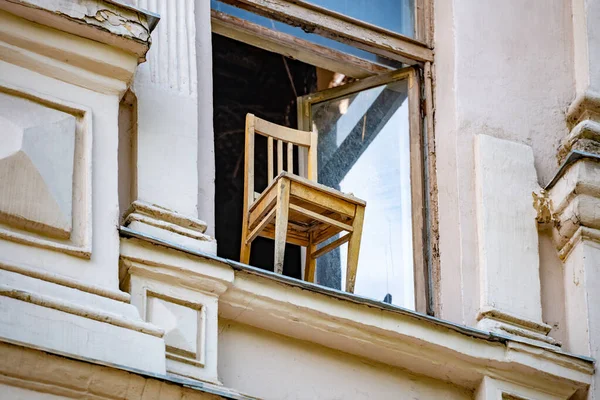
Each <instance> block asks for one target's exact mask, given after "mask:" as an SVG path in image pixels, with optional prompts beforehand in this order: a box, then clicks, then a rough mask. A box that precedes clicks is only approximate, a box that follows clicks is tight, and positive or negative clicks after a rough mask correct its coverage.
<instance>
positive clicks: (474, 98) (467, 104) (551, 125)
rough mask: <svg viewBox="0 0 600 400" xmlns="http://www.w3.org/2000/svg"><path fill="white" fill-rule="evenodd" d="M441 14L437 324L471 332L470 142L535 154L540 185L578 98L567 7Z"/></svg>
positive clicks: (471, 2) (474, 282)
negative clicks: (483, 140)
mask: <svg viewBox="0 0 600 400" xmlns="http://www.w3.org/2000/svg"><path fill="white" fill-rule="evenodd" d="M435 5H436V14H435V26H436V60H435V62H436V80H437V82H436V83H437V86H436V138H437V149H438V152H437V167H438V172H437V173H438V185H439V196H440V197H439V204H440V215H439V217H440V253H441V282H440V288H441V293H440V294H439V300H440V316H441V317H442V318H446V319H450V320H453V321H455V322H459V323H465V324H468V325H473V324H474V323H475V319H476V316H477V313H478V311H479V307H480V299H479V296H480V295H479V293H480V282H479V266H478V260H479V257H480V255H479V254H478V248H479V244H478V238H477V224H478V221H477V218H476V214H475V210H476V209H477V199H476V196H475V184H476V182H475V173H474V171H475V163H474V155H473V154H474V151H473V148H474V143H473V141H474V137H475V135H478V134H485V135H489V136H493V137H496V138H501V139H506V140H510V141H514V142H518V143H522V144H526V145H529V146H531V147H532V148H533V154H534V159H535V168H536V171H537V176H538V181H539V183H540V184H542V185H545V184H546V183H547V182H548V181H549V179H550V178H551V177H552V175H553V174H554V173H555V172H556V170H557V168H558V167H557V161H556V149H557V147H558V145H559V142H560V140H561V139H562V138H563V137H564V136H565V135H566V133H567V126H566V123H565V116H564V112H565V110H566V108H567V106H568V105H569V103H570V102H571V100H572V99H573V97H574V90H575V87H574V85H575V83H574V68H573V55H572V53H573V44H572V24H571V6H570V4H569V3H568V2H564V1H560V0H552V1H546V0H533V1H528V2H527V3H523V2H520V1H517V0H509V1H503V2H494V1H475V0H454V1H436V4H435ZM441 149H443V151H441ZM508 189H509V188H506V187H498V191H504V190H508ZM506 251H511V249H506ZM544 260H545V259H544ZM542 271H545V268H543V267H542ZM542 280H544V278H543V277H542ZM457 299H461V301H457ZM553 319H554V320H556V319H559V318H557V317H553Z"/></svg>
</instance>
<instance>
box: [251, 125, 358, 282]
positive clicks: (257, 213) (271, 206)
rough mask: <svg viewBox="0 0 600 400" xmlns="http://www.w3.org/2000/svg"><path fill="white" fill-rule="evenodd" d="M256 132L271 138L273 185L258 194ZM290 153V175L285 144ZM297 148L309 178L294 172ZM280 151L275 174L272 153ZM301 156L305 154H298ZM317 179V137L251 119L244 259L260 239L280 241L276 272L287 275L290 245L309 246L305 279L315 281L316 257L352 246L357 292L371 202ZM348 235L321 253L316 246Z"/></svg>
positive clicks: (350, 274) (350, 264) (349, 275)
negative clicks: (285, 258) (305, 159)
mask: <svg viewBox="0 0 600 400" xmlns="http://www.w3.org/2000/svg"><path fill="white" fill-rule="evenodd" d="M255 134H259V135H263V136H266V137H267V151H268V152H267V168H268V171H267V178H268V186H267V188H266V189H265V190H264V191H263V192H262V193H260V194H259V193H256V192H255V191H254V154H255V145H254V144H255ZM284 142H285V143H286V150H287V171H284V168H283V159H284V153H283V143H284ZM294 146H300V147H303V148H306V149H307V150H308V162H307V167H308V168H307V169H308V174H307V175H308V179H306V178H302V177H300V176H298V175H294V174H293V165H294V162H293V159H294V150H293V149H294ZM275 147H276V149H277V173H278V175H277V176H276V177H275V176H274V164H273V158H274V157H273V153H274V151H273V150H274V148H275ZM299 153H300V152H299ZM316 180H317V134H316V132H305V131H298V130H295V129H290V128H286V127H283V126H280V125H276V124H273V123H271V122H267V121H265V120H262V119H260V118H257V117H255V116H254V115H252V114H248V115H247V116H246V148H245V175H244V220H243V223H242V243H241V250H240V261H241V262H243V263H245V264H248V262H249V260H250V248H251V245H252V241H253V240H254V239H255V238H256V237H257V236H262V237H267V238H271V239H275V272H276V273H278V274H281V273H283V256H284V252H285V244H286V242H287V243H293V244H297V245H300V246H304V247H306V248H307V251H306V266H305V269H304V280H306V281H309V282H314V279H315V269H316V259H317V257H319V256H321V255H323V254H325V253H327V252H329V251H331V250H333V249H335V248H337V247H338V246H340V245H342V244H344V243H346V242H348V261H347V267H346V268H347V269H346V291H348V292H350V293H353V292H354V283H355V281H356V270H357V267H358V254H359V250H360V240H361V235H362V227H363V218H364V215H365V206H366V203H365V202H364V201H362V200H360V199H357V198H356V197H354V196H352V195H349V194H345V193H341V192H339V191H337V190H334V189H332V188H329V187H327V186H324V185H321V184H319V183H317V182H316ZM341 232H346V234H345V235H343V236H342V237H340V238H339V239H337V240H335V241H333V242H332V243H330V244H327V245H325V246H324V247H322V248H320V249H318V250H317V245H318V244H319V243H322V242H324V241H326V240H327V239H330V238H332V237H333V236H335V235H337V234H339V233H341Z"/></svg>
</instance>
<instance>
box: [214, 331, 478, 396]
mask: <svg viewBox="0 0 600 400" xmlns="http://www.w3.org/2000/svg"><path fill="white" fill-rule="evenodd" d="M219 378H220V380H221V382H223V384H224V385H225V386H227V387H231V388H234V389H236V390H239V391H241V392H243V393H247V394H248V395H251V396H256V397H260V398H264V399H369V398H370V399H448V400H450V399H457V400H458V399H470V398H471V396H472V393H471V392H470V391H466V390H464V389H461V388H458V387H456V386H453V385H450V384H444V383H440V382H439V381H435V380H432V379H428V378H424V377H420V376H417V375H411V374H410V373H409V372H408V371H404V370H400V369H397V368H392V367H389V366H386V365H384V364H378V363H375V362H372V361H368V360H365V359H362V358H358V357H355V356H350V355H347V354H345V353H341V352H338V351H335V350H331V349H328V348H325V347H322V346H318V345H314V344H311V343H309V342H304V341H299V340H294V339H291V338H287V337H285V336H280V335H276V334H273V333H271V332H267V331H264V330H261V329H257V328H254V327H251V326H248V325H242V324H239V323H237V322H235V321H231V320H223V319H222V320H220V321H219Z"/></svg>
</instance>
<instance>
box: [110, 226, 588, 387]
mask: <svg viewBox="0 0 600 400" xmlns="http://www.w3.org/2000/svg"><path fill="white" fill-rule="evenodd" d="M121 235H122V236H126V237H130V238H131V239H127V240H122V249H123V251H124V252H125V253H130V252H131V248H130V247H129V246H130V245H129V244H128V243H131V245H133V244H134V243H135V246H140V244H141V243H143V242H148V244H146V248H145V250H144V249H142V248H141V247H140V250H139V255H138V256H140V255H142V254H144V256H143V257H145V258H152V259H155V260H158V258H159V257H168V258H169V260H167V258H163V261H161V262H160V263H161V264H170V265H182V263H185V265H187V267H186V268H188V269H189V268H194V269H196V270H197V273H198V274H202V275H203V277H202V279H206V277H205V276H208V275H210V274H212V273H211V272H210V271H214V272H215V273H216V272H218V273H219V274H223V273H225V271H226V270H227V269H229V270H230V271H231V272H232V273H234V274H235V275H234V276H232V277H231V278H227V280H229V279H231V281H229V282H228V283H226V285H225V286H227V288H226V290H225V292H224V293H222V294H220V297H219V314H220V316H221V317H222V318H225V319H232V320H233V319H234V320H236V321H237V322H239V323H242V324H247V325H251V326H255V327H257V328H260V329H265V330H267V331H270V332H274V333H277V334H281V335H285V336H289V337H293V338H296V339H299V340H306V341H309V342H312V343H315V344H320V345H323V346H326V347H330V348H334V349H337V350H340V351H343V352H346V353H349V354H353V355H356V356H359V357H364V358H367V359H374V360H377V361H378V362H382V363H386V364H388V365H393V366H397V367H401V368H407V369H409V370H410V371H411V372H413V373H416V374H422V375H425V376H430V377H433V378H436V379H441V380H444V381H451V382H453V383H454V384H457V385H461V386H464V387H470V388H475V387H476V386H477V385H478V384H479V382H480V381H481V379H482V377H483V376H485V375H488V374H490V373H491V374H493V375H494V376H496V377H499V378H502V379H507V380H512V381H515V382H521V383H523V384H527V385H529V386H536V387H543V388H545V389H548V388H550V390H555V391H556V393H559V392H569V393H572V392H574V391H575V390H577V389H578V388H584V387H586V386H587V385H589V383H590V381H591V375H592V374H593V371H594V368H593V360H591V359H589V358H587V357H580V356H574V355H571V354H568V353H566V352H563V351H561V350H560V348H558V347H556V346H550V345H547V344H544V345H540V344H538V343H535V342H532V341H530V340H528V339H522V338H516V337H513V336H508V335H502V334H497V333H490V332H485V331H481V330H478V329H473V328H469V327H465V326H460V325H456V324H453V323H451V322H448V321H441V320H439V319H436V318H433V317H429V316H426V315H423V314H419V313H416V312H413V311H409V310H405V309H402V308H399V307H395V306H392V305H386V304H382V303H379V302H376V301H373V300H369V299H365V298H362V297H360V296H356V295H350V294H347V293H342V292H339V291H336V290H332V289H328V288H324V287H321V286H318V285H315V284H310V283H307V282H302V281H298V280H296V279H292V278H288V277H285V276H281V275H275V274H273V273H270V272H267V271H262V270H259V269H257V268H253V267H250V266H247V265H244V264H240V263H236V262H234V261H230V260H224V259H221V258H219V257H215V256H213V255H210V254H206V253H202V252H198V251H194V250H192V249H189V248H185V247H182V246H178V245H175V244H173V243H168V242H165V241H164V240H161V239H158V238H153V237H148V236H144V235H143V234H140V233H139V232H134V231H131V230H127V228H121ZM132 240H135V241H136V242H133V241H132ZM124 245H125V246H124ZM156 245H159V246H156ZM149 251H150V252H152V253H153V254H151V255H149V254H148V253H147V252H149ZM161 254H165V255H164V256H161ZM125 257H126V258H131V256H130V255H129V256H127V255H126V256H125ZM153 263H156V261H154V262H153ZM219 264H220V265H221V268H218V269H215V267H217V265H219ZM161 268H164V267H161ZM192 284H193V285H195V283H192ZM526 325H527V324H526ZM538 325H539V324H538ZM538 325H536V328H539V329H540V330H542V331H546V330H547V328H548V327H547V326H541V325H539V326H538Z"/></svg>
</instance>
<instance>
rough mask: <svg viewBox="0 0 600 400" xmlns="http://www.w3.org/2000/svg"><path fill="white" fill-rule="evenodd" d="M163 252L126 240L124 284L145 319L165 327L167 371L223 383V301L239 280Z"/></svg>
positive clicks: (219, 266)
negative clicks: (220, 344)
mask: <svg viewBox="0 0 600 400" xmlns="http://www.w3.org/2000/svg"><path fill="white" fill-rule="evenodd" d="M159 250H160V249H157V248H156V246H149V245H148V243H145V242H143V241H140V240H137V239H122V241H121V286H122V287H124V288H126V289H127V290H128V291H129V292H130V294H131V304H133V305H134V306H136V307H137V309H138V311H139V313H140V315H141V316H142V318H143V319H144V320H145V321H148V322H151V323H155V324H157V325H158V326H164V329H165V331H166V334H165V337H164V339H165V344H166V352H165V358H166V366H167V371H168V372H169V373H172V374H176V375H179V376H186V377H190V378H193V379H200V380H203V381H208V382H212V383H216V384H219V383H220V382H219V378H218V372H217V350H216V349H217V348H218V343H217V342H218V325H219V322H218V314H219V310H218V299H219V296H220V295H222V294H223V293H224V292H225V291H226V290H227V289H228V288H229V286H230V284H231V282H232V281H233V279H234V274H233V271H232V270H231V269H230V268H229V267H228V266H224V265H222V264H219V263H206V264H204V265H199V264H198V263H195V262H193V260H192V259H190V258H189V257H179V256H178V254H177V253H174V252H172V251H167V252H161V251H159Z"/></svg>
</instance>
